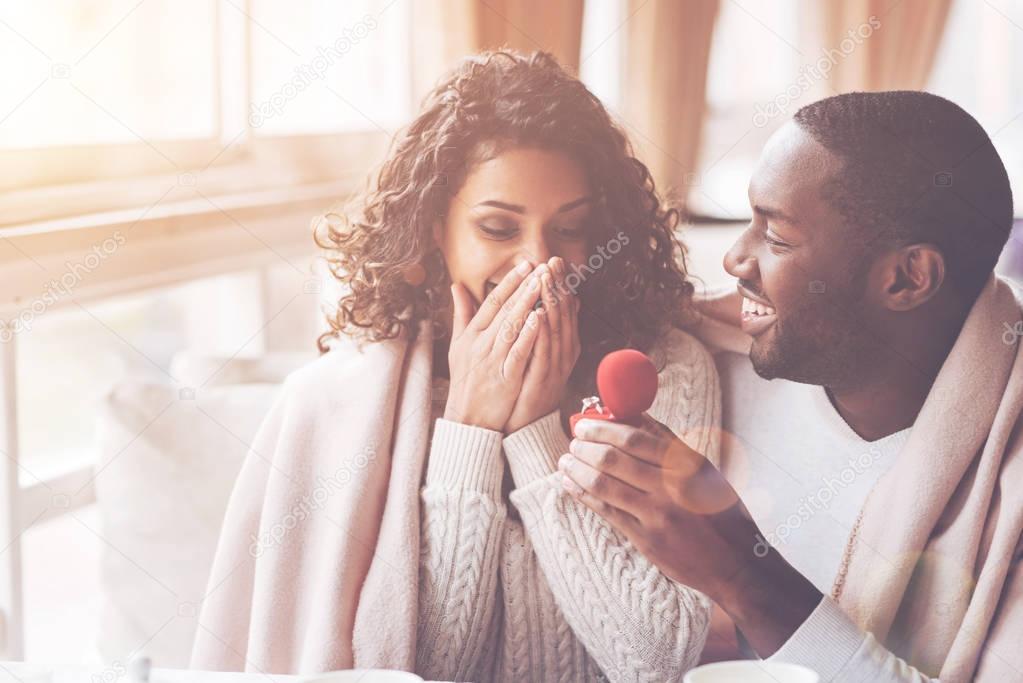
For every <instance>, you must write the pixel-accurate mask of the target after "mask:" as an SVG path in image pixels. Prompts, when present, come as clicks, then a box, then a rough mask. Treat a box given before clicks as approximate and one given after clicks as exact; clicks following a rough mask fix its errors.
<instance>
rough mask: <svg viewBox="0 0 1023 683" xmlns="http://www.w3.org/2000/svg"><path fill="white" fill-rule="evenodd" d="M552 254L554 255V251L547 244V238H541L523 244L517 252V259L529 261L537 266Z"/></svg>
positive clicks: (545, 261)
mask: <svg viewBox="0 0 1023 683" xmlns="http://www.w3.org/2000/svg"><path fill="white" fill-rule="evenodd" d="M552 256H554V253H553V252H552V251H551V248H550V246H549V245H548V244H547V240H542V239H541V240H535V241H532V242H528V243H526V244H524V245H523V246H522V251H521V253H520V254H519V260H521V261H529V262H530V263H532V264H533V265H534V266H538V265H540V264H541V263H547V262H548V261H550V260H551V257H552Z"/></svg>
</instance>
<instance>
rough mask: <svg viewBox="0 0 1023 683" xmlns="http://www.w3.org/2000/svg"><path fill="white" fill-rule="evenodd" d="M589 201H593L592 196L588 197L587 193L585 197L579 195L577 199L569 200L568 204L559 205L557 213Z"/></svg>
mask: <svg viewBox="0 0 1023 683" xmlns="http://www.w3.org/2000/svg"><path fill="white" fill-rule="evenodd" d="M591 201H593V197H590V196H589V195H587V196H585V197H580V198H579V199H576V200H573V201H571V202H569V203H568V204H563V205H562V206H561V208H559V209H558V213H564V212H566V211H571V210H572V209H574V208H575V207H577V206H582V205H583V204H587V203H589V202H591Z"/></svg>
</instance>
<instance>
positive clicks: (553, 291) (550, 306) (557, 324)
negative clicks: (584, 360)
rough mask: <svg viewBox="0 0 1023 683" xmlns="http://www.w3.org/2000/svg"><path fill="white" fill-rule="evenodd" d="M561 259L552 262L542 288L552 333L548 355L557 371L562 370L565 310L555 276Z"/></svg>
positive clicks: (546, 318) (546, 317) (548, 327)
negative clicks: (562, 318) (562, 317)
mask: <svg viewBox="0 0 1023 683" xmlns="http://www.w3.org/2000/svg"><path fill="white" fill-rule="evenodd" d="M558 260H560V259H557V258H553V259H551V261H550V270H549V271H548V272H547V273H545V274H544V275H543V287H542V288H541V299H542V300H543V306H544V311H545V315H544V319H545V322H546V323H547V329H548V330H549V332H550V345H549V350H548V351H547V353H548V354H549V355H550V365H551V366H553V368H552V369H554V370H555V371H557V370H560V367H561V359H562V354H561V343H562V339H561V335H562V329H561V309H562V308H563V304H564V303H565V302H564V301H561V300H559V294H558V288H557V283H556V280H555V275H556V273H557V263H556V262H557V261H558Z"/></svg>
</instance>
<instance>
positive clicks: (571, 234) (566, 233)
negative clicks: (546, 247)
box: [554, 228, 586, 240]
mask: <svg viewBox="0 0 1023 683" xmlns="http://www.w3.org/2000/svg"><path fill="white" fill-rule="evenodd" d="M554 231H555V232H556V233H558V234H559V235H561V236H562V237H564V238H566V239H570V240H577V239H581V238H582V237H583V236H584V235H585V234H586V233H585V231H584V230H583V229H582V228H555V229H554Z"/></svg>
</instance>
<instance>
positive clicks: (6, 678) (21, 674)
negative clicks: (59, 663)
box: [0, 662, 53, 683]
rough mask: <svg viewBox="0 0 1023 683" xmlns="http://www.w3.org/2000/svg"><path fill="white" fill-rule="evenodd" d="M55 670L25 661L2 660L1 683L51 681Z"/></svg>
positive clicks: (49, 682) (42, 682) (0, 668)
mask: <svg viewBox="0 0 1023 683" xmlns="http://www.w3.org/2000/svg"><path fill="white" fill-rule="evenodd" d="M51 681H53V671H52V670H50V669H48V668H46V667H43V666H36V665H35V664H26V663H25V662H0V683H51Z"/></svg>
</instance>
